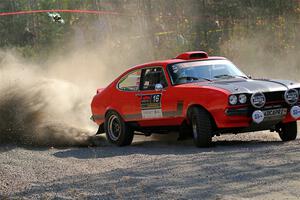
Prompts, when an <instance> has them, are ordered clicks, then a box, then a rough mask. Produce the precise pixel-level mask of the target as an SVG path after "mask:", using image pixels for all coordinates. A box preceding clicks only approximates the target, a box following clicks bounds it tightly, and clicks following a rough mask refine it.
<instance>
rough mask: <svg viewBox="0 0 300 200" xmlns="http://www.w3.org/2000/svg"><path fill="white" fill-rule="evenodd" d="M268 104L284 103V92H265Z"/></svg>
mask: <svg viewBox="0 0 300 200" xmlns="http://www.w3.org/2000/svg"><path fill="white" fill-rule="evenodd" d="M264 95H265V97H266V102H267V103H268V102H271V101H284V91H279V92H265V93H264Z"/></svg>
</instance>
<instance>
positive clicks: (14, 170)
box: [0, 132, 300, 200]
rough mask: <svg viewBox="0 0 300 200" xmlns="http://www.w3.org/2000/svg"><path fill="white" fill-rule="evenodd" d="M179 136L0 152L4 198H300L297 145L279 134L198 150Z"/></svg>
mask: <svg viewBox="0 0 300 200" xmlns="http://www.w3.org/2000/svg"><path fill="white" fill-rule="evenodd" d="M175 138H176V135H173V136H172V135H168V136H156V137H147V138H145V137H143V136H136V137H135V140H134V143H133V144H132V145H131V146H129V147H122V148H119V147H113V146H111V145H109V144H107V142H106V140H105V139H104V138H103V137H98V138H97V143H98V146H97V147H85V148H65V149H56V148H28V147H18V146H14V145H2V146H0V199H253V198H254V199H263V200H267V199H300V190H299V188H300V140H299V138H298V139H297V140H295V141H292V142H287V143H282V142H280V140H279V137H278V136H277V134H276V133H269V132H260V133H251V134H241V135H226V136H221V137H217V138H214V140H215V147H212V148H206V149H200V148H196V147H194V146H193V143H192V141H180V142H177V141H176V139H175Z"/></svg>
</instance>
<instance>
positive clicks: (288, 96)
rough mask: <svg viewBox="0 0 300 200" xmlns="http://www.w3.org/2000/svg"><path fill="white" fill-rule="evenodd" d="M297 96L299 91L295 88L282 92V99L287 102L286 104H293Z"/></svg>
mask: <svg viewBox="0 0 300 200" xmlns="http://www.w3.org/2000/svg"><path fill="white" fill-rule="evenodd" d="M298 98H299V93H298V91H297V90H295V89H290V90H287V91H286V92H285V93H284V99H285V101H286V102H287V103H288V104H291V105H293V104H295V103H297V102H298Z"/></svg>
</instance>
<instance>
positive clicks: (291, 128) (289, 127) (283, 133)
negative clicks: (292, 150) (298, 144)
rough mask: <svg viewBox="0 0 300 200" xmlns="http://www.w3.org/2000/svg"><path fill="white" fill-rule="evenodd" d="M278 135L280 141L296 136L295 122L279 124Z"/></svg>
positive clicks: (289, 139) (293, 138)
mask: <svg viewBox="0 0 300 200" xmlns="http://www.w3.org/2000/svg"><path fill="white" fill-rule="evenodd" d="M278 134H279V137H280V138H281V140H282V141H284V142H286V141H291V140H295V139H296V138H297V122H290V123H285V124H281V125H280V126H279V130H278Z"/></svg>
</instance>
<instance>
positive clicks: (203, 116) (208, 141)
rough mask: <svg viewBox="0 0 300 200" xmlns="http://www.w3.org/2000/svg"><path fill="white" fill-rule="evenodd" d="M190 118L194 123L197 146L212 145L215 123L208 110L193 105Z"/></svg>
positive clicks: (193, 129) (194, 136)
mask: <svg viewBox="0 0 300 200" xmlns="http://www.w3.org/2000/svg"><path fill="white" fill-rule="evenodd" d="M189 120H190V123H191V125H192V131H193V138H194V143H195V145H196V146H197V147H210V146H211V145H212V136H213V123H212V120H211V117H210V115H209V114H208V113H207V111H205V110H204V109H201V108H198V107H193V108H191V109H190V113H189Z"/></svg>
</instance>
